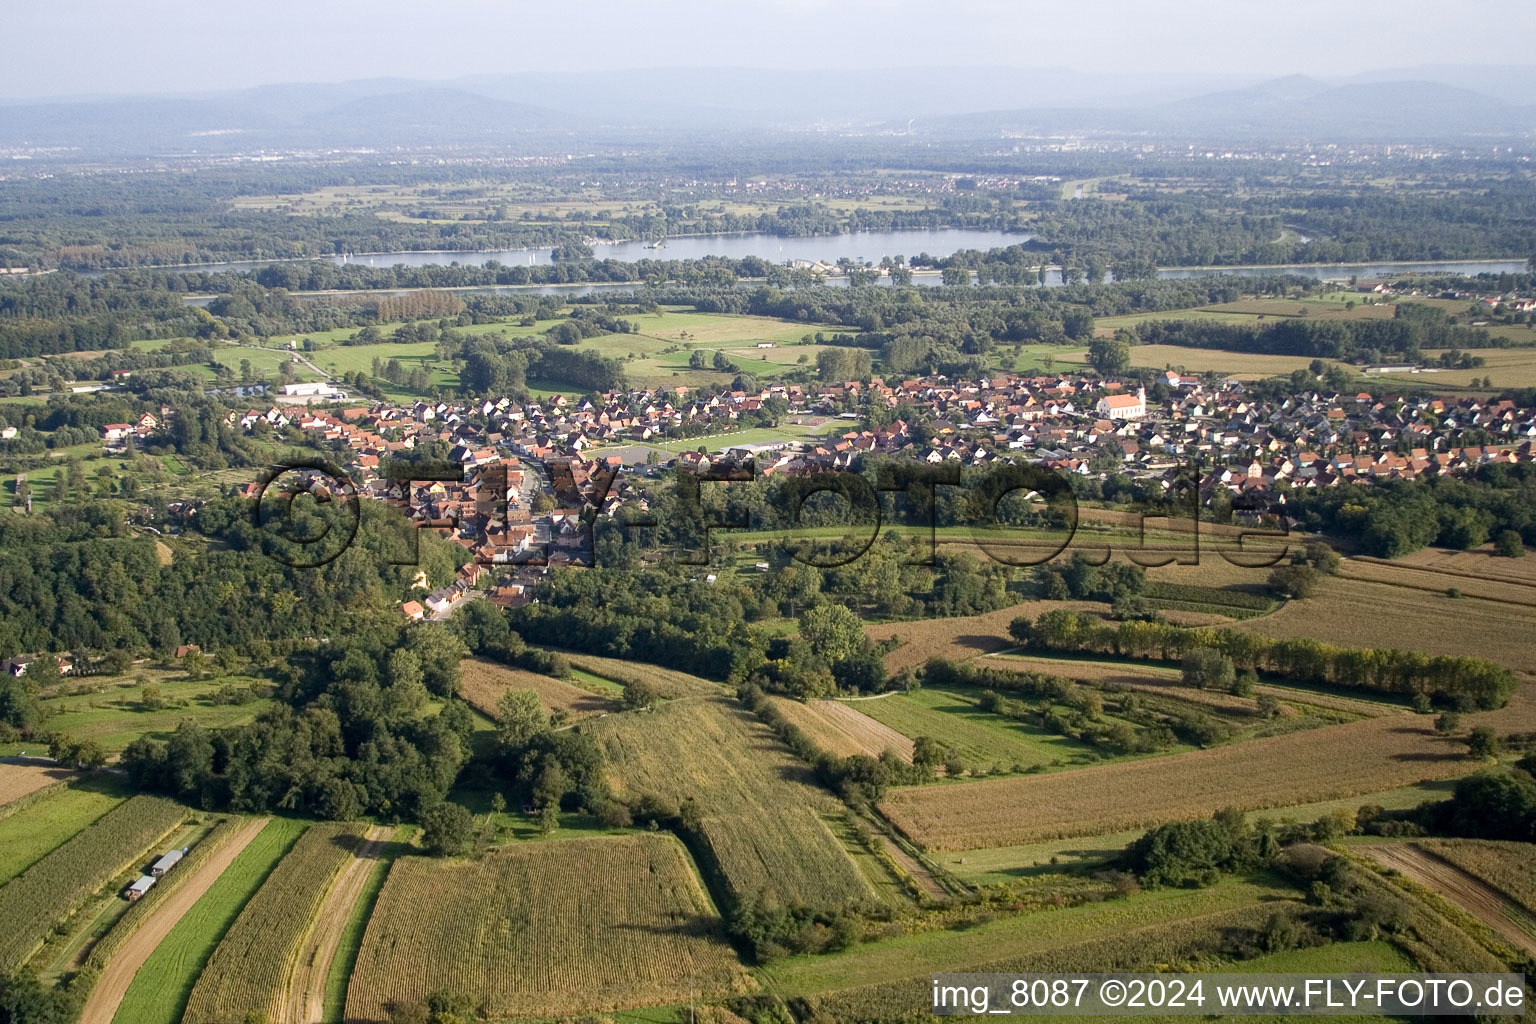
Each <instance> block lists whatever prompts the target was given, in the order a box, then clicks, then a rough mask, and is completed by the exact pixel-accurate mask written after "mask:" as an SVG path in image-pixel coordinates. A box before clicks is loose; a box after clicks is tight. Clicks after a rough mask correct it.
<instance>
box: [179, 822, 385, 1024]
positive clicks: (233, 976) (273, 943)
mask: <svg viewBox="0 0 1536 1024" xmlns="http://www.w3.org/2000/svg"><path fill="white" fill-rule="evenodd" d="M361 834H362V826H360V825H355V824H322V825H313V826H311V827H310V828H309V829H308V830H307V831H306V832H305V833H304V835H303V836H301V837H300V838H299V841H298V842H297V843H295V844H294V846H293V849H292V850H290V851H289V852H288V853H287V855H286V856H284V857H283V859H282V860H281V861H279V862H278V865H277V867H276V868H275V869H274V870H273V871H272V873H271V874H270V875H269V876H267V879H266V881H265V882H263V883H262V886H261V888H260V889H259V890H257V892H256V895H255V896H253V897H251V899H250V901H249V902H247V903H246V904H245V908H244V909H243V910H241V911H240V916H239V917H237V918H236V919H235V923H234V924H233V925H232V926H231V927H230V929H229V931H228V932H227V933H225V935H224V938H223V939H222V940H220V942H219V944H218V946H217V947H216V948H215V949H214V951H213V955H212V956H211V957H209V958H208V963H207V964H206V966H204V968H203V971H202V973H201V975H200V976H199V977H198V979H197V984H196V985H194V986H193V988H192V995H191V997H190V998H189V999H188V1000H187V1009H186V1013H185V1014H184V1015H183V1016H182V1022H183V1024H224V1022H226V1021H243V1020H246V1019H248V1018H249V1015H251V1014H256V1015H259V1016H260V1017H261V1018H263V1019H269V1018H271V1017H273V1016H275V1015H276V1014H277V1013H278V1012H279V1003H280V1000H281V999H282V997H283V995H284V992H285V981H286V978H287V974H288V971H289V969H290V967H291V960H292V958H293V957H294V956H295V955H296V954H297V952H298V946H299V943H300V941H301V940H302V939H303V937H304V934H305V933H306V932H307V931H308V930H309V927H310V925H311V922H312V919H313V918H314V914H315V910H316V908H317V907H319V905H320V903H321V901H322V900H324V898H325V894H326V892H327V890H328V889H329V888H330V883H331V880H332V879H333V878H334V877H335V875H336V873H337V872H338V871H340V870H341V868H342V866H343V865H345V864H346V863H347V861H348V860H350V859H351V858H352V856H353V853H354V851H355V850H356V847H357V842H358V838H359V836H360V835H361Z"/></svg>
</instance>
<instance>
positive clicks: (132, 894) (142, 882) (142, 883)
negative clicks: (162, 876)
mask: <svg viewBox="0 0 1536 1024" xmlns="http://www.w3.org/2000/svg"><path fill="white" fill-rule="evenodd" d="M156 881H157V879H155V878H151V877H150V876H149V875H140V876H139V880H138V881H137V882H134V883H133V884H132V885H130V886H129V887H128V891H127V892H125V893H123V895H124V896H126V897H128V902H129V903H132V902H133V901H134V900H136V899H138V898H139V897H140V896H143V895H144V894H145V893H147V892H149V890H151V889H153V888H154V887H155V882H156Z"/></svg>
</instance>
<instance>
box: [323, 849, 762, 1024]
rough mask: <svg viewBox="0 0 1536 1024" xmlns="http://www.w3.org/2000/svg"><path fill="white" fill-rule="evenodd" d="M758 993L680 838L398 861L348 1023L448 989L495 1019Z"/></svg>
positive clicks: (354, 984) (370, 933) (372, 924)
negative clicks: (475, 858) (476, 857)
mask: <svg viewBox="0 0 1536 1024" xmlns="http://www.w3.org/2000/svg"><path fill="white" fill-rule="evenodd" d="M754 988H755V985H754V984H753V982H752V980H751V977H750V976H749V975H748V974H747V972H746V970H745V969H744V968H743V967H742V966H741V964H740V962H739V961H738V960H737V958H736V954H735V952H734V951H733V950H732V949H731V946H730V945H729V944H728V943H727V942H726V941H725V939H724V937H723V936H722V934H721V930H720V921H719V917H718V916H717V914H716V913H715V909H714V907H713V906H712V905H711V903H710V901H709V897H708V896H707V895H706V894H705V892H704V889H703V887H702V886H701V885H700V884H699V881H698V878H697V877H696V876H695V875H694V873H693V870H692V868H691V866H690V864H689V862H688V857H687V854H686V853H685V852H684V850H683V847H682V845H681V844H680V843H679V842H678V841H677V840H676V839H674V838H673V837H672V836H669V835H665V834H656V835H644V834H642V835H629V836H617V837H610V838H600V839H576V840H565V841H558V842H548V843H527V844H520V845H517V846H511V847H504V848H501V849H498V850H496V851H493V852H492V853H490V854H488V855H487V856H486V857H485V858H483V859H481V860H479V861H473V862H466V861H458V860H450V861H442V860H432V859H428V858H425V857H402V858H400V859H399V860H398V861H396V862H395V865H394V867H393V868H392V869H391V870H390V873H389V879H388V881H386V882H385V883H384V889H383V891H382V892H381V893H380V894H379V900H378V903H377V905H376V906H375V908H374V912H373V917H372V918H371V919H370V920H369V922H368V930H367V933H366V934H365V936H364V938H363V947H362V951H361V952H360V953H359V955H358V958H357V966H356V969H355V970H354V972H353V975H352V981H351V984H350V986H349V987H348V990H347V1007H346V1017H347V1020H349V1021H368V1022H373V1021H386V1020H389V1019H391V1015H390V1013H389V1011H388V1007H389V1005H390V1004H392V1003H395V1004H411V1003H415V1002H419V1001H421V1000H422V999H424V998H425V997H426V996H427V995H428V994H429V993H431V992H435V991H439V990H443V989H447V990H450V991H454V992H460V993H463V994H464V995H467V996H469V997H470V998H471V999H472V1000H474V1001H475V1002H476V1004H479V1005H483V1006H484V1007H485V1008H486V1010H487V1011H488V1012H489V1015H490V1016H491V1017H493V1018H500V1017H504V1016H527V1015H529V1014H530V1012H531V1011H536V1012H537V1014H538V1015H539V1016H557V1015H558V1016H564V1015H575V1014H580V1013H591V1012H605V1011H612V1010H617V1009H623V1008H626V1007H638V1006H658V1005H675V1004H678V1003H682V1002H686V1001H688V999H689V998H690V997H693V998H698V999H703V1000H708V999H718V998H721V997H723V996H727V995H731V994H736V993H742V992H748V991H751V990H753V989H754Z"/></svg>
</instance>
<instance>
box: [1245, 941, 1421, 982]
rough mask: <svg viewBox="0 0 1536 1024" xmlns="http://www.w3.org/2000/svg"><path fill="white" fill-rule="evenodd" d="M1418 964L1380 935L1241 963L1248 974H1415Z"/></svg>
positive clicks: (1269, 954)
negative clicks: (1360, 940)
mask: <svg viewBox="0 0 1536 1024" xmlns="http://www.w3.org/2000/svg"><path fill="white" fill-rule="evenodd" d="M1417 967H1418V965H1417V964H1415V963H1414V962H1413V961H1412V960H1411V959H1409V958H1408V956H1407V955H1406V954H1404V953H1403V951H1402V950H1400V949H1398V948H1397V947H1396V946H1394V945H1392V944H1391V943H1390V942H1384V941H1382V940H1380V939H1378V940H1376V941H1374V942H1335V943H1332V944H1330V945H1327V946H1311V947H1309V948H1307V949H1292V950H1288V951H1287V952H1284V953H1268V954H1266V955H1264V956H1261V957H1256V958H1255V959H1253V960H1244V961H1243V962H1242V964H1240V965H1239V968H1240V969H1241V970H1242V971H1243V972H1244V973H1245V974H1246V973H1252V974H1411V973H1413V972H1414V971H1415V970H1417Z"/></svg>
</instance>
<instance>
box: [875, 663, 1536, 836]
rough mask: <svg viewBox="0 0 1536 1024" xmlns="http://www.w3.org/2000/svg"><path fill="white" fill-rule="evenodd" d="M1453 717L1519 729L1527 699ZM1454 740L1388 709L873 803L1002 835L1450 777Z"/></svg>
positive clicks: (1454, 768)
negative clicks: (1386, 713) (1182, 750)
mask: <svg viewBox="0 0 1536 1024" xmlns="http://www.w3.org/2000/svg"><path fill="white" fill-rule="evenodd" d="M1464 721H1465V722H1466V723H1467V724H1468V725H1469V726H1471V725H1477V724H1491V725H1494V726H1495V727H1496V728H1498V729H1500V730H1501V731H1507V730H1511V729H1514V730H1520V731H1524V730H1528V729H1530V728H1531V727H1532V726H1533V725H1536V702H1533V701H1532V699H1531V696H1530V694H1528V693H1525V692H1522V693H1520V694H1517V695H1516V697H1515V699H1513V700H1511V702H1510V706H1509V707H1508V708H1505V709H1502V710H1500V711H1489V712H1483V713H1480V714H1476V715H1468V716H1467V717H1466V719H1465V720H1464ZM1463 751H1464V744H1462V743H1461V742H1460V741H1458V740H1455V739H1450V738H1447V737H1442V736H1438V735H1436V734H1435V732H1434V730H1433V728H1432V727H1431V726H1430V723H1429V721H1428V719H1427V718H1415V719H1407V718H1403V717H1399V716H1391V717H1385V718H1374V719H1367V720H1364V721H1359V722H1349V723H1346V724H1344V725H1334V726H1328V727H1325V728H1320V729H1312V730H1308V731H1306V732H1299V733H1290V734H1287V735H1284V736H1273V737H1269V738H1266V739H1258V740H1252V741H1249V742H1247V743H1241V744H1235V745H1232V746H1226V747H1214V748H1211V749H1209V750H1197V751H1193V752H1191V753H1187V754H1175V755H1171V756H1168V757H1159V758H1151V759H1148V760H1141V761H1129V762H1124V763H1120V764H1111V765H1101V766H1095V767H1090V768H1083V769H1080V770H1077V771H1070V772H1059V773H1056V774H1051V775H1037V776H1025V777H1016V778H1007V779H987V780H982V781H979V782H967V783H960V784H955V785H945V786H921V787H908V788H902V789H894V790H891V791H890V792H889V793H888V794H887V795H886V798H885V800H884V801H883V802H882V803H881V809H882V810H883V811H884V812H885V814H886V817H888V818H889V819H890V820H891V821H892V822H893V823H894V824H896V826H897V827H899V828H900V829H901V830H902V831H903V832H905V833H906V834H907V836H908V837H909V838H911V839H912V840H913V841H914V842H916V843H919V844H920V845H922V846H924V847H926V848H928V849H932V850H969V849H978V848H982V847H991V846H1011V845H1019V844H1024V843H1033V842H1040V841H1044V840H1049V839H1065V838H1070V837H1072V836H1088V835H1096V834H1099V833H1104V832H1116V831H1122V830H1127V829H1137V828H1147V827H1150V826H1152V825H1157V824H1161V823H1162V822H1166V821H1176V820H1183V819H1189V818H1202V817H1205V816H1207V815H1210V814H1212V813H1214V812H1216V811H1217V810H1220V809H1221V808H1223V807H1237V808H1239V809H1240V810H1249V811H1252V810H1261V809H1264V808H1268V807H1283V806H1287V805H1290V804H1297V803H1307V802H1312V801H1321V800H1332V799H1339V798H1344V797H1350V796H1355V795H1358V794H1362V793H1370V792H1375V791H1378V790H1384V789H1391V788H1393V787H1396V786H1406V785H1411V784H1413V783H1415V782H1419V781H1422V780H1425V779H1437V778H1455V777H1459V776H1462V775H1465V774H1467V773H1468V772H1469V771H1471V770H1473V769H1474V768H1475V767H1476V765H1475V764H1473V763H1472V762H1469V761H1468V760H1467V759H1466V758H1465V756H1464V753H1463Z"/></svg>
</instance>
